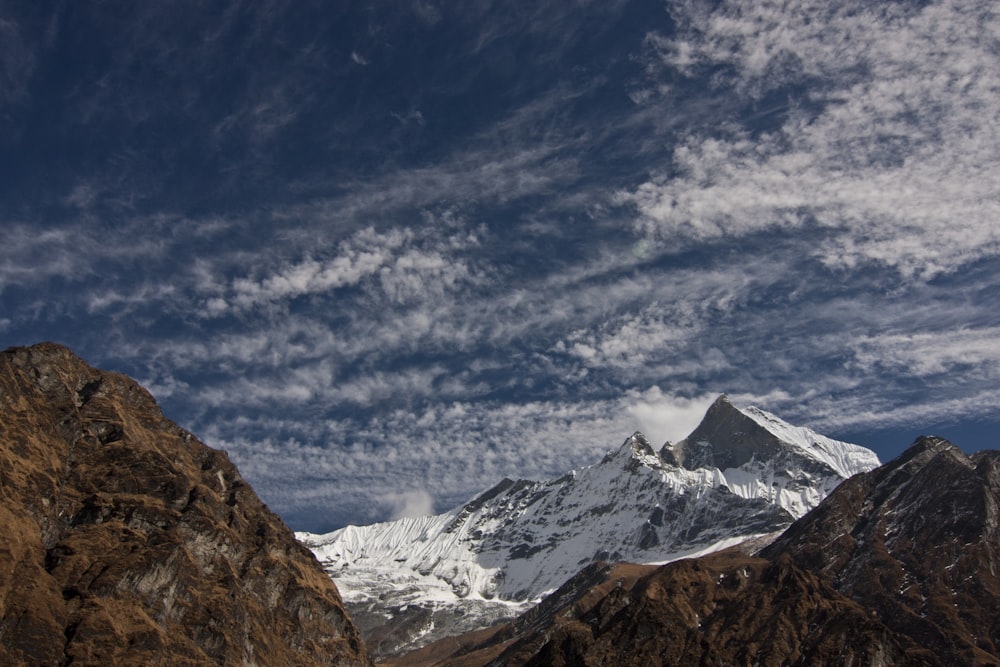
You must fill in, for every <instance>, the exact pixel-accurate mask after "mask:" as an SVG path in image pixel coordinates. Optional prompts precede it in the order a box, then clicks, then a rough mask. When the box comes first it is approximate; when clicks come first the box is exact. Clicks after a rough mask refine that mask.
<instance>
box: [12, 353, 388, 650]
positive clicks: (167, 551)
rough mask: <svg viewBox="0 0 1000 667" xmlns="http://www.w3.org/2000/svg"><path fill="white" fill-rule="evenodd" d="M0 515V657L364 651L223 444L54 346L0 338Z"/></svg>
mask: <svg viewBox="0 0 1000 667" xmlns="http://www.w3.org/2000/svg"><path fill="white" fill-rule="evenodd" d="M0 526H2V527H3V530H4V536H3V540H2V541H0V664H4V665H18V664H27V665H76V664H80V665H176V664H185V665H261V666H263V665H321V664H322V665H367V664H370V660H369V658H368V655H367V651H366V649H365V647H364V645H363V643H362V642H361V639H360V637H359V635H358V633H357V631H356V630H355V628H354V626H353V625H352V623H351V621H350V619H349V618H348V616H347V614H346V613H345V611H344V608H343V606H342V604H341V600H340V596H339V594H338V592H337V590H336V588H335V586H334V585H333V584H332V582H331V581H330V579H329V577H328V576H327V575H326V574H325V573H324V572H323V571H322V569H321V568H320V567H319V565H318V563H317V562H316V560H315V559H314V558H313V556H312V554H311V553H310V552H309V551H308V550H307V549H305V548H304V547H302V546H300V545H299V544H298V543H297V542H296V541H295V539H294V536H293V535H292V533H291V531H290V530H289V529H288V528H287V527H286V526H285V525H284V524H283V523H282V522H281V520H280V519H279V518H278V517H277V516H276V515H274V514H273V513H271V512H270V511H269V510H268V509H267V507H266V506H265V505H264V504H263V503H262V502H261V501H260V500H259V499H258V498H257V496H256V495H255V494H254V492H253V490H252V489H251V488H250V486H249V485H248V484H247V483H246V482H245V481H244V480H243V479H241V477H240V475H239V472H238V471H237V470H236V468H235V467H234V466H233V464H232V463H230V462H229V460H228V458H227V457H226V455H225V454H224V453H222V452H219V451H216V450H213V449H210V448H209V447H207V446H205V445H203V444H202V443H200V442H199V441H198V440H197V439H196V438H194V437H193V436H192V435H191V434H190V433H187V432H185V431H184V430H183V429H181V428H179V427H178V426H176V425H175V424H173V423H172V422H170V421H168V420H167V419H166V418H164V417H163V415H162V414H161V412H160V410H159V408H158V407H157V405H156V403H155V402H154V400H153V398H152V397H151V396H150V395H149V393H147V392H146V391H145V390H144V389H143V388H142V387H140V386H139V385H138V384H137V383H135V382H134V381H132V380H130V379H129V378H127V377H124V376H122V375H118V374H114V373H108V372H103V371H100V370H96V369H94V368H91V367H90V366H88V365H87V364H86V363H84V362H83V361H82V360H80V359H79V358H77V357H76V356H74V355H73V354H72V353H71V352H70V351H69V350H68V349H66V348H64V347H61V346H58V345H54V344H48V343H46V344H40V345H35V346H33V347H29V348H12V349H8V350H6V351H4V352H3V353H0Z"/></svg>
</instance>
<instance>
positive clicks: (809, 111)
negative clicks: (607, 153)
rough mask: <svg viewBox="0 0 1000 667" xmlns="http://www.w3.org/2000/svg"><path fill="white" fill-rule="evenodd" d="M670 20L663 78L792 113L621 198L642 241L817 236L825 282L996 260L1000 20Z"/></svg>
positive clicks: (910, 9) (840, 11) (864, 11)
mask: <svg viewBox="0 0 1000 667" xmlns="http://www.w3.org/2000/svg"><path fill="white" fill-rule="evenodd" d="M970 10H971V11H970ZM675 16H676V17H678V20H679V22H680V25H681V28H682V29H681V30H680V32H679V35H678V36H677V37H674V38H666V37H657V38H655V40H654V41H655V42H656V44H657V45H658V47H659V49H660V52H661V57H662V63H663V65H664V66H665V67H666V68H667V69H668V70H672V71H674V72H676V73H678V74H680V75H681V76H694V75H695V74H696V73H702V72H704V71H707V69H708V68H721V69H720V70H719V71H720V74H719V76H718V77H717V79H716V85H718V86H724V87H731V88H732V90H733V91H735V93H736V94H737V95H739V96H742V98H743V99H744V100H745V102H746V104H748V105H751V104H753V103H754V101H755V100H758V99H761V98H762V97H763V96H765V95H768V94H773V93H776V92H778V93H781V94H782V96H783V97H784V98H785V99H786V100H787V101H786V106H787V111H786V112H785V113H784V120H783V122H782V123H781V124H780V125H779V126H777V127H776V128H774V129H773V130H771V131H768V132H765V133H763V134H757V133H755V131H754V129H753V128H752V127H750V126H741V125H739V124H733V123H731V122H730V123H729V124H728V129H727V130H726V131H724V133H723V135H722V136H706V135H703V134H701V133H696V134H693V135H691V136H688V137H687V138H685V139H684V140H683V141H682V142H681V143H680V145H678V146H677V147H675V148H674V149H673V155H672V160H671V163H670V165H669V167H667V168H666V169H665V173H664V175H663V176H660V177H657V178H654V179H651V180H649V181H647V182H646V183H644V184H642V185H640V186H638V187H636V188H632V189H629V190H624V191H621V192H620V193H619V196H618V201H619V202H622V203H630V204H632V205H634V206H635V208H636V210H637V211H638V212H639V214H640V218H639V220H638V221H637V229H639V230H640V231H641V232H642V233H644V234H646V235H647V236H649V237H650V238H651V239H656V240H659V241H660V242H664V241H666V240H667V239H675V240H676V239H686V240H687V241H688V242H689V243H691V242H698V241H706V240H712V239H720V238H737V237H740V236H745V235H748V234H754V233H758V232H763V231H768V230H786V231H791V232H796V231H799V230H803V229H809V228H818V229H819V230H821V231H823V232H824V233H823V236H824V240H823V241H822V242H821V243H820V244H819V245H818V247H817V248H816V249H815V250H814V256H815V258H816V259H817V260H818V261H820V262H822V263H823V264H824V265H825V266H828V267H831V268H838V269H846V270H853V269H855V268H857V267H858V266H860V265H863V264H870V263H873V264H878V265H884V266H888V267H891V268H893V269H895V270H897V271H899V272H900V273H901V274H902V275H903V276H906V277H913V278H916V279H922V280H926V279H930V278H932V277H934V276H936V275H940V274H942V273H950V272H954V271H956V270H958V269H959V268H960V267H962V266H964V265H967V264H968V263H970V262H975V261H977V260H979V259H982V258H985V257H995V256H997V254H998V253H1000V231H997V226H996V225H995V224H993V221H995V220H996V219H997V217H998V215H1000V196H998V194H997V192H996V189H995V188H994V187H993V184H992V183H993V180H994V179H993V178H992V176H991V173H992V171H993V170H994V169H995V165H996V163H997V162H998V161H1000V148H998V145H997V142H996V141H994V140H993V138H994V137H996V136H997V132H998V131H1000V112H998V111H997V109H1000V93H998V92H997V91H998V90H1000V67H998V65H1000V62H998V58H997V54H996V52H995V49H993V48H992V46H990V45H991V44H992V38H991V37H990V35H995V34H996V32H997V30H998V29H1000V26H998V22H1000V17H998V16H997V14H996V13H995V12H992V11H990V10H989V8H988V5H984V4H980V5H978V6H976V7H969V5H968V3H957V2H940V3H933V4H926V5H920V6H904V5H900V4H887V5H879V7H877V8H873V7H871V6H869V5H867V4H858V5H855V3H838V5H837V6H836V7H831V6H830V5H828V4H825V3H805V4H802V3H800V4H799V5H797V7H796V11H795V12H789V11H787V10H786V8H783V7H780V6H778V5H776V4H773V3H753V4H746V3H723V4H722V5H721V6H720V8H719V9H718V10H716V11H712V12H707V11H703V10H702V9H697V8H695V7H694V6H693V5H691V4H681V5H679V6H678V8H677V9H675ZM801 87H804V88H801ZM930 239H933V243H930V242H928V241H929V240H930Z"/></svg>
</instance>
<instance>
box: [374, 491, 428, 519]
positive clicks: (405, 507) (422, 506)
mask: <svg viewBox="0 0 1000 667" xmlns="http://www.w3.org/2000/svg"><path fill="white" fill-rule="evenodd" d="M383 502H384V503H385V504H387V505H388V506H389V508H390V509H389V520H390V521H395V520H396V519H406V518H412V517H418V516H430V515H432V514H434V497H433V496H432V495H431V494H430V493H428V492H427V491H425V490H424V489H415V490H413V491H402V492H399V493H390V494H387V495H386V496H384V497H383Z"/></svg>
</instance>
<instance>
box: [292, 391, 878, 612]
mask: <svg viewBox="0 0 1000 667" xmlns="http://www.w3.org/2000/svg"><path fill="white" fill-rule="evenodd" d="M741 412H743V414H745V415H747V416H748V417H750V418H751V419H753V420H754V421H755V422H756V423H757V424H759V425H761V426H762V427H763V428H765V429H767V431H769V432H770V433H771V434H773V435H774V436H776V437H777V438H778V439H779V440H780V441H781V442H782V443H783V444H782V448H781V451H780V453H779V454H778V455H775V456H773V457H772V458H770V459H767V460H758V459H757V458H756V457H755V458H753V459H752V460H751V461H749V462H747V463H745V464H743V465H740V466H738V467H735V468H728V469H726V470H719V469H718V468H699V469H696V470H689V469H686V468H683V467H678V466H673V465H670V464H668V463H666V462H664V461H663V460H662V459H661V458H660V457H659V456H658V455H657V454H656V453H655V452H654V451H653V450H652V448H651V447H650V446H649V444H648V443H647V442H646V441H645V438H643V436H642V435H641V434H639V433H636V434H635V435H633V436H632V437H630V438H628V439H627V440H626V441H625V442H624V443H623V444H622V445H621V447H619V448H618V449H617V450H615V451H613V452H610V453H609V454H608V455H607V456H605V457H604V458H603V459H602V460H601V461H600V462H599V463H597V464H595V465H592V466H589V467H586V468H583V469H580V470H576V471H573V472H572V473H571V474H567V475H564V476H562V477H560V478H558V479H555V480H550V481H547V482H525V483H520V484H515V485H512V486H510V487H509V488H508V489H507V490H505V491H503V492H501V493H499V494H497V495H496V496H495V497H492V498H490V499H489V500H488V501H486V502H478V503H471V501H470V503H471V504H467V505H466V506H462V507H457V508H455V509H453V510H451V511H450V512H445V513H443V514H439V515H436V516H425V517H417V518H405V519H400V520H397V521H390V522H385V523H379V524H374V525H371V526H360V527H359V526H348V527H346V528H343V529H341V530H337V531H334V532H332V533H328V534H326V535H312V534H308V533H300V534H299V535H298V537H299V539H300V540H302V541H303V542H304V543H305V544H306V545H307V546H308V547H309V548H310V549H312V550H313V552H314V553H315V554H316V557H317V558H318V559H319V560H320V562H321V563H322V564H323V566H324V568H325V569H326V570H327V572H329V574H330V575H331V577H333V578H334V580H335V581H336V583H337V585H338V587H339V588H340V590H341V593H342V595H343V596H344V599H345V601H346V602H348V604H349V605H350V604H352V603H354V604H360V603H363V602H366V601H367V602H371V603H373V604H374V603H375V602H376V601H377V602H379V604H382V606H384V607H385V608H386V609H387V611H390V610H392V609H395V610H397V611H398V610H400V609H401V607H403V606H405V605H410V604H417V605H423V606H425V607H440V606H448V605H465V606H468V607H469V608H473V607H474V608H476V609H478V610H480V612H482V613H487V614H494V617H495V615H496V614H499V615H500V616H509V615H513V614H515V613H517V612H518V611H520V610H523V609H524V608H525V606H526V605H530V604H531V603H533V602H534V601H537V600H539V599H540V598H541V597H543V596H544V595H545V594H547V593H548V592H550V591H552V590H554V589H555V588H557V587H558V586H559V585H561V584H562V583H564V582H565V581H566V580H567V579H569V578H570V577H572V576H573V575H574V574H576V573H577V572H579V571H580V570H581V569H582V568H583V567H584V566H586V565H587V564H589V563H591V562H594V561H596V560H604V561H630V562H637V563H665V562H670V561H673V560H677V559H679V558H688V557H694V556H698V555H703V554H706V553H710V552H713V551H717V550H719V549H723V548H726V547H729V546H732V545H734V544H738V543H739V542H742V541H744V540H747V539H750V538H754V537H759V536H761V535H766V534H771V533H774V532H775V531H778V530H782V529H784V528H785V527H787V526H788V525H789V524H790V523H791V522H792V521H793V520H794V519H796V518H798V517H800V516H802V515H803V514H805V513H806V512H807V511H809V510H810V509H811V508H813V507H815V506H816V505H817V504H819V502H820V501H821V500H822V499H823V498H824V497H826V495H827V494H828V493H829V492H830V491H832V490H833V488H834V487H836V486H837V485H838V484H839V483H840V482H841V481H843V480H844V479H845V478H847V477H849V476H851V475H853V474H856V473H858V472H864V471H867V470H871V469H872V468H874V467H876V466H877V465H878V464H879V462H878V458H877V457H876V455H875V454H874V452H871V451H870V450H867V449H865V448H863V447H859V446H857V445H852V444H849V443H843V442H839V441H836V440H832V439H829V438H826V437H824V436H821V435H819V434H817V433H814V432H813V431H811V430H809V429H806V428H802V427H797V426H792V425H790V424H787V423H786V422H784V421H782V420H780V419H778V418H777V417H775V416H774V415H771V414H769V413H767V412H764V411H763V410H759V409H757V408H747V409H745V410H741ZM473 500H475V499H473ZM378 596H381V599H378V600H376V598H377V597H378Z"/></svg>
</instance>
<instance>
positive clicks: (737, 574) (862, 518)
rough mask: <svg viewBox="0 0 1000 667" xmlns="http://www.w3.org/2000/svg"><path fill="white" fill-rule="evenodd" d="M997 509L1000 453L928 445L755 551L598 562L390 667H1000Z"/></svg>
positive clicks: (932, 441) (860, 478) (857, 480)
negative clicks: (654, 563)
mask: <svg viewBox="0 0 1000 667" xmlns="http://www.w3.org/2000/svg"><path fill="white" fill-rule="evenodd" d="M998 505H1000V454H998V453H997V452H983V453H980V454H977V455H975V456H973V457H967V456H965V455H964V454H963V453H962V452H961V451H959V450H958V449H957V448H956V447H954V446H953V445H951V444H950V443H948V442H947V441H944V440H941V439H939V438H920V439H918V441H917V442H916V443H914V445H913V446H911V447H910V449H908V450H907V451H906V452H905V453H904V454H903V455H902V456H900V457H899V458H898V459H896V460H894V461H892V462H890V463H888V464H886V465H884V466H882V467H880V468H878V469H876V470H874V471H872V472H870V473H866V474H863V475H857V476H855V477H853V478H851V479H850V480H848V481H847V482H845V483H843V484H841V485H840V487H838V488H837V489H836V490H835V491H834V492H833V493H832V494H830V496H828V497H827V499H826V500H824V501H823V503H821V504H820V506H819V507H817V508H816V509H815V510H813V511H812V512H810V513H809V514H807V515H806V516H805V517H803V518H802V519H800V520H799V521H797V522H796V523H794V524H793V525H792V526H791V527H790V528H789V529H788V530H787V531H786V532H785V533H784V534H783V535H782V536H781V537H780V538H779V539H778V540H777V541H775V542H774V543H773V544H772V545H770V546H769V547H768V548H766V549H764V550H763V551H761V552H760V554H759V557H752V556H748V555H746V554H744V553H740V552H739V551H737V550H728V551H724V552H720V553H717V554H712V555H709V556H705V557H702V558H698V559H690V560H683V561H678V562H675V563H671V564H668V565H665V566H662V567H660V568H657V569H655V570H654V571H652V572H650V573H647V574H644V575H641V576H638V577H635V576H623V575H622V574H621V573H622V570H621V566H618V567H616V568H614V569H607V570H605V576H604V577H603V579H601V580H600V581H599V582H596V583H595V581H594V577H595V573H596V570H594V569H593V568H591V570H589V571H585V572H582V573H581V574H580V575H578V577H576V578H575V579H574V580H572V581H570V582H569V583H567V584H566V586H564V587H563V588H562V589H560V591H559V592H557V594H556V596H555V598H556V600H555V601H554V602H551V603H549V604H548V607H547V608H546V606H545V603H543V605H540V606H539V607H538V608H537V609H535V610H532V611H531V612H529V613H528V614H526V615H525V616H522V617H521V618H519V619H516V620H515V621H513V622H512V623H510V624H507V625H506V626H503V627H501V628H496V629H492V630H491V631H490V632H489V634H488V635H487V634H480V635H477V636H469V637H465V636H463V637H457V638H452V639H451V640H449V641H450V643H449V644H445V643H441V644H439V645H431V646H428V647H425V648H424V649H423V651H422V652H421V653H420V654H416V655H413V656H403V657H401V658H400V659H398V660H396V661H395V662H394V663H392V664H394V665H407V664H414V665H420V666H421V667H430V666H432V665H439V666H443V665H453V666H456V667H457V666H462V667H473V666H478V665H496V666H500V665H505V666H514V665H533V666H542V665H546V666H548V665H552V666H561V665H566V666H568V665H580V666H596V665H615V666H616V667H627V666H630V665H636V666H639V665H643V666H648V665H870V666H873V667H874V666H886V665H902V664H905V665H1000V651H998V648H997V647H998V646H1000V581H998V578H997V572H998V570H997V561H998V559H1000V528H998V525H997V520H998V512H997V508H998ZM531 614H534V617H532V616H531Z"/></svg>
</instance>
